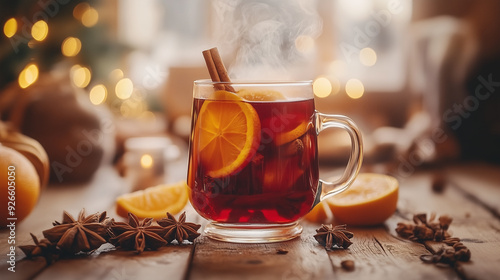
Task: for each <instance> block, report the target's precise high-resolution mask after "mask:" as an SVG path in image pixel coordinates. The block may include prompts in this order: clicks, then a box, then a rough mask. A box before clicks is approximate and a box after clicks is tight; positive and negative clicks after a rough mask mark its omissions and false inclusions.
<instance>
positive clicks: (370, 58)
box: [359, 48, 377, 66]
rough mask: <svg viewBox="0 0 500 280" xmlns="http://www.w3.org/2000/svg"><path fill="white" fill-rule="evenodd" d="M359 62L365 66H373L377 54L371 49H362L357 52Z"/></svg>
mask: <svg viewBox="0 0 500 280" xmlns="http://www.w3.org/2000/svg"><path fill="white" fill-rule="evenodd" d="M359 61H361V64H363V65H365V66H373V65H375V63H377V53H376V52H375V51H374V50H373V49H372V48H364V49H361V51H360V52H359Z"/></svg>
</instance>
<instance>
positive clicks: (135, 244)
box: [110, 213, 167, 254]
mask: <svg viewBox="0 0 500 280" xmlns="http://www.w3.org/2000/svg"><path fill="white" fill-rule="evenodd" d="M152 224H153V218H145V219H144V220H139V218H138V217H137V216H136V215H134V214H132V213H128V222H127V223H123V222H114V221H113V223H112V224H111V227H110V232H111V233H112V235H113V237H112V238H111V239H110V242H111V243H112V244H113V245H115V246H117V247H120V248H121V249H124V250H135V251H137V253H139V254H140V253H142V252H143V251H144V250H146V249H150V250H156V249H158V248H160V247H162V246H165V245H167V242H166V241H165V240H164V239H163V238H162V237H161V236H162V234H163V232H164V231H165V229H164V228H162V227H160V226H155V225H152Z"/></svg>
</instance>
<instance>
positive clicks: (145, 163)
mask: <svg viewBox="0 0 500 280" xmlns="http://www.w3.org/2000/svg"><path fill="white" fill-rule="evenodd" d="M141 166H142V168H144V169H148V168H151V166H153V157H152V156H151V155H150V154H144V155H142V156H141Z"/></svg>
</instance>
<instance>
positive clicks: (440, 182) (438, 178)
mask: <svg viewBox="0 0 500 280" xmlns="http://www.w3.org/2000/svg"><path fill="white" fill-rule="evenodd" d="M431 187H432V190H433V191H434V192H435V193H443V192H444V190H445V188H446V179H445V177H444V176H443V175H442V174H436V175H434V177H433V178H432V185H431Z"/></svg>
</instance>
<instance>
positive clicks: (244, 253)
mask: <svg viewBox="0 0 500 280" xmlns="http://www.w3.org/2000/svg"><path fill="white" fill-rule="evenodd" d="M313 232H314V231H313V229H312V228H310V227H305V232H304V233H303V234H302V235H301V237H299V238H296V239H293V240H290V241H286V242H280V243H268V244H235V243H226V242H219V241H214V240H211V239H209V238H206V237H202V238H200V239H199V240H197V242H196V249H195V254H194V258H193V262H192V265H191V269H190V275H189V278H188V279H191V280H198V279H207V280H208V279H217V280H219V279H220V280H224V279H235V277H237V278H238V279H259V280H265V279H273V280H274V279H332V277H333V271H332V267H331V263H330V261H329V259H328V255H327V254H326V252H325V250H324V249H323V248H322V247H321V246H320V245H319V244H318V243H317V242H316V241H315V240H314V238H313V237H312V235H313ZM278 249H283V250H287V251H288V253H287V254H278V253H277V250H278Z"/></svg>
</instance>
